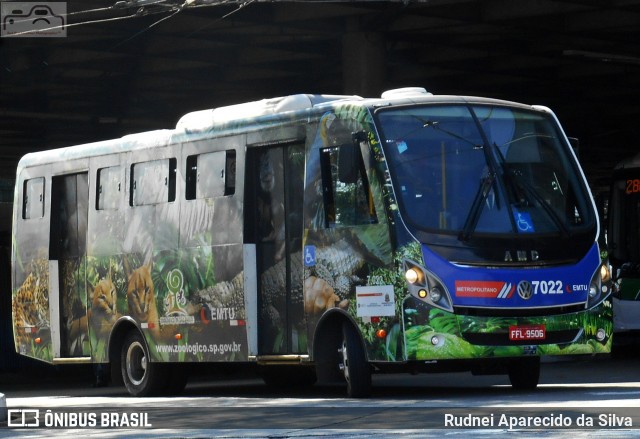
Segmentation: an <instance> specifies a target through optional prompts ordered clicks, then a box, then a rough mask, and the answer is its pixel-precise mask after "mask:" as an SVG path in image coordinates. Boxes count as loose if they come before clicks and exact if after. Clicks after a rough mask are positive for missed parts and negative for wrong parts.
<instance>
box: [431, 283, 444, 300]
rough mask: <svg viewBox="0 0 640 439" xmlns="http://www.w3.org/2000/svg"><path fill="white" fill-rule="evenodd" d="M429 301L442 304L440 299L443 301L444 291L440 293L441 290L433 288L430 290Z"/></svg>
mask: <svg viewBox="0 0 640 439" xmlns="http://www.w3.org/2000/svg"><path fill="white" fill-rule="evenodd" d="M429 299H431V301H432V302H435V303H437V302H440V299H442V291H440V288H438V287H433V288H431V289H430V290H429Z"/></svg>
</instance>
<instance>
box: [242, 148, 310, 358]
mask: <svg viewBox="0 0 640 439" xmlns="http://www.w3.org/2000/svg"><path fill="white" fill-rule="evenodd" d="M246 164H247V167H246V169H247V171H246V173H245V176H246V177H245V178H246V184H245V208H244V216H245V232H244V233H245V242H246V243H255V245H256V265H257V267H256V268H257V284H258V285H257V287H258V354H259V355H278V354H294V353H306V349H307V343H306V331H305V327H304V309H303V298H302V274H303V273H302V251H301V250H302V194H303V173H304V144H302V143H291V144H285V145H277V146H264V147H263V146H261V147H249V148H248V149H247V161H246Z"/></svg>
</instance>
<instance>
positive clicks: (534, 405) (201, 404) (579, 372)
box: [0, 347, 640, 438]
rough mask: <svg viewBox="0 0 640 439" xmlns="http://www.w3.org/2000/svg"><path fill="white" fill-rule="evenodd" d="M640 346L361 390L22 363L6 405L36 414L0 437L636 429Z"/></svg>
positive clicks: (387, 378) (381, 382) (632, 433)
mask: <svg viewBox="0 0 640 439" xmlns="http://www.w3.org/2000/svg"><path fill="white" fill-rule="evenodd" d="M639 352H640V348H638V347H630V348H628V349H626V350H624V351H622V350H619V351H618V352H617V355H616V356H614V357H611V358H599V359H597V360H593V359H579V360H577V359H574V360H571V361H553V362H545V363H543V365H542V371H541V379H540V385H539V386H538V389H537V390H535V391H531V392H524V391H514V390H513V389H512V388H511V387H510V385H509V381H508V378H507V377H506V376H472V375H471V374H469V373H452V374H424V375H416V376H411V375H376V376H374V390H373V395H372V397H371V398H368V399H361V400H358V399H348V398H345V397H344V389H343V388H342V387H340V386H318V385H316V386H313V387H310V388H302V389H273V388H270V387H267V386H265V385H264V384H263V383H262V381H261V380H260V379H258V378H256V377H255V376H249V377H246V376H244V375H239V374H224V375H220V374H217V375H215V376H213V377H210V376H206V375H203V374H198V375H197V376H195V377H193V379H192V380H191V381H190V383H189V385H188V386H187V388H186V389H185V391H184V392H183V393H182V394H181V395H179V396H175V397H158V398H132V397H130V396H128V394H127V393H126V391H125V390H124V388H122V387H106V388H105V387H98V388H95V387H92V381H93V377H92V373H91V369H90V368H86V367H77V366H74V367H71V368H69V367H67V368H50V369H42V368H38V369H37V371H36V372H34V371H33V370H28V369H25V370H21V371H19V372H13V373H10V374H2V375H0V392H1V393H4V394H5V396H6V400H7V406H8V408H10V409H18V408H21V409H33V410H38V411H39V422H40V426H39V427H32V428H21V429H9V428H4V429H0V437H29V438H36V437H69V436H70V435H78V434H79V435H82V436H84V437H91V438H93V437H96V438H109V437H226V438H239V437H271V438H288V437H296V438H297V437H314V438H319V437H320V438H325V437H340V438H362V437H381V438H382V437H400V436H402V437H442V436H462V437H484V436H486V435H489V434H495V433H496V432H509V433H511V434H516V435H518V436H519V437H534V436H535V437H545V438H546V437H558V438H560V437H566V436H567V434H569V435H570V436H571V437H640V367H639V366H640V353H639ZM47 410H51V412H50V413H47ZM14 416H15V413H14ZM74 417H75V418H74ZM12 419H15V418H12ZM45 419H47V422H45ZM12 422H13V423H14V424H15V421H12ZM27 422H29V421H28V420H27ZM73 422H76V424H73ZM70 423H71V424H70ZM590 423H591V424H592V425H591V424H590ZM45 424H46V425H45ZM52 425H53V426H55V425H60V426H62V427H57V428H50V427H51V426H52ZM69 425H83V426H84V425H87V426H88V427H96V428H82V429H68V428H64V427H67V426H69ZM103 426H104V427H106V426H108V427H109V428H101V427H103ZM567 428H568V429H567Z"/></svg>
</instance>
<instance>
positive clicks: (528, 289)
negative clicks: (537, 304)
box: [518, 280, 533, 300]
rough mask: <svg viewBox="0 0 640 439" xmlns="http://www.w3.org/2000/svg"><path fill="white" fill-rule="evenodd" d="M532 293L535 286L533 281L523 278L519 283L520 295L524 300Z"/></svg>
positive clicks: (529, 297)
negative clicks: (532, 283)
mask: <svg viewBox="0 0 640 439" xmlns="http://www.w3.org/2000/svg"><path fill="white" fill-rule="evenodd" d="M532 295H533V287H532V286H531V282H529V281H528V280H521V281H520V282H519V283H518V296H520V297H522V299H523V300H529V299H531V296H532Z"/></svg>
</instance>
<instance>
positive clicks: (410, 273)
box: [404, 268, 420, 284]
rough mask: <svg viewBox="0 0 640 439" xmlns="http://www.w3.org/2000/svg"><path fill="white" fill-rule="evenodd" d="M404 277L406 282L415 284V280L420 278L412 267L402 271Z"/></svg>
mask: <svg viewBox="0 0 640 439" xmlns="http://www.w3.org/2000/svg"><path fill="white" fill-rule="evenodd" d="M404 277H405V279H407V282H409V283H410V284H415V283H416V282H418V279H419V278H420V277H419V275H418V271H417V270H416V269H414V268H409V269H408V270H407V271H406V272H405V273H404Z"/></svg>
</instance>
